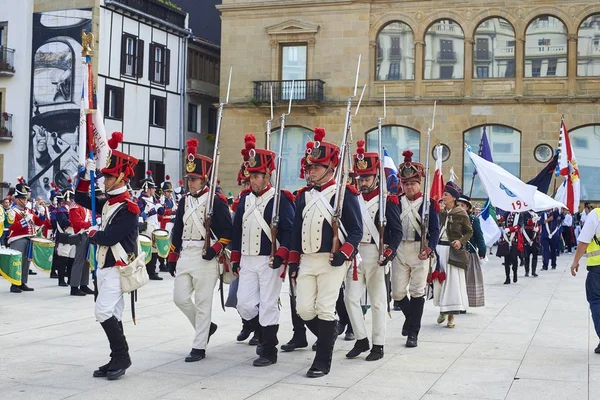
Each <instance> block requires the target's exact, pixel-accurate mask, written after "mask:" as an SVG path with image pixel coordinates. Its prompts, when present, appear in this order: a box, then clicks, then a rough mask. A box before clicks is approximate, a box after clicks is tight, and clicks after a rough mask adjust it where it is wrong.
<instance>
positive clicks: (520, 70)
mask: <svg viewBox="0 0 600 400" xmlns="http://www.w3.org/2000/svg"><path fill="white" fill-rule="evenodd" d="M515 39H516V40H515V94H516V95H517V96H523V77H524V75H525V38H524V37H523V36H518V37H516V38H515Z"/></svg>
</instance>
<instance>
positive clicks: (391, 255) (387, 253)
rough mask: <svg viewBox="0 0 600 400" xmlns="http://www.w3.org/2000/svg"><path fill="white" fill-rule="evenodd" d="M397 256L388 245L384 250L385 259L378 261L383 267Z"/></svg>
mask: <svg viewBox="0 0 600 400" xmlns="http://www.w3.org/2000/svg"><path fill="white" fill-rule="evenodd" d="M395 256H396V254H395V253H394V251H393V250H392V249H390V248H389V247H388V248H387V249H385V251H384V252H383V260H380V261H379V262H378V264H379V265H381V266H382V267H385V266H386V265H387V263H389V262H390V261H391V260H393V259H394V257H395Z"/></svg>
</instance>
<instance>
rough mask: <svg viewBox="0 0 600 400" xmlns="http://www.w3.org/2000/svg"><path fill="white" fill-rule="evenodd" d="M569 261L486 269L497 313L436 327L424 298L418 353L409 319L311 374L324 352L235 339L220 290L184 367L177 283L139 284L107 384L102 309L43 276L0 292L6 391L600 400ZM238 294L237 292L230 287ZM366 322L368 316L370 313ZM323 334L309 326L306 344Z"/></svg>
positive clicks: (341, 348) (495, 264)
mask: <svg viewBox="0 0 600 400" xmlns="http://www.w3.org/2000/svg"><path fill="white" fill-rule="evenodd" d="M571 260H572V256H570V255H562V256H561V257H560V258H559V266H558V268H557V269H556V270H550V271H540V272H539V275H540V276H539V277H538V278H525V277H523V268H522V267H521V268H520V269H519V280H518V282H517V283H514V284H513V283H511V284H510V285H503V284H502V283H503V281H504V268H503V266H502V265H501V260H500V259H498V258H497V257H494V256H490V260H489V261H488V262H486V263H484V265H483V272H484V280H485V291H486V307H482V308H475V309H470V310H469V312H468V313H467V314H466V315H459V316H457V317H456V328H455V329H448V328H446V327H445V326H444V325H437V324H436V321H435V320H436V318H437V314H438V310H437V309H436V308H435V307H433V304H432V303H431V302H427V304H426V306H425V312H424V315H423V327H422V331H421V335H420V341H419V347H417V348H415V349H407V348H406V347H404V342H405V338H403V337H402V336H401V335H400V331H401V328H402V323H403V322H404V317H403V316H402V313H400V312H392V318H391V319H389V320H388V332H387V338H386V346H385V357H384V359H383V360H381V361H377V362H366V361H364V356H366V354H364V355H363V356H362V357H358V358H357V359H353V360H349V359H346V357H345V353H346V352H347V351H348V350H350V349H351V348H352V345H353V343H352V342H345V341H344V340H342V337H340V338H339V339H338V341H337V343H336V347H335V353H334V361H333V367H332V371H331V373H330V374H329V375H327V376H326V377H324V378H321V379H309V378H306V377H305V375H304V374H305V373H306V370H307V369H308V367H309V366H310V364H311V362H312V359H313V356H314V353H313V352H312V351H311V350H310V348H308V349H302V350H297V351H295V352H292V353H279V359H278V362H277V364H276V365H274V366H271V367H267V368H255V367H253V366H252V360H253V359H254V358H256V355H255V348H254V347H251V346H248V344H247V343H238V342H236V340H235V337H236V335H237V333H238V332H239V330H240V328H241V323H240V319H239V316H238V314H237V312H236V311H235V310H233V309H227V311H226V312H223V310H221V308H220V300H219V293H218V292H216V291H215V297H214V307H213V321H214V322H215V323H217V324H218V325H219V328H218V330H217V332H216V334H215V335H214V336H213V337H212V338H211V342H210V345H209V347H208V349H207V357H206V359H205V360H203V361H201V362H198V363H185V362H183V359H184V357H185V356H186V355H187V353H188V352H189V350H190V347H191V342H192V337H193V329H192V327H191V326H190V324H189V322H188V321H187V319H186V318H185V317H184V316H183V314H182V313H181V312H180V311H179V310H178V309H177V307H175V305H174V304H173V302H172V289H173V282H172V278H171V277H170V276H168V275H167V274H163V277H164V278H165V280H164V281H162V282H157V281H150V283H149V284H148V285H147V286H146V287H144V288H143V289H142V290H140V293H139V301H138V303H137V306H136V311H137V312H136V314H137V325H136V326H134V325H133V323H132V321H131V315H130V312H129V298H128V297H127V301H126V303H127V308H126V311H125V319H124V325H125V334H126V336H127V339H128V342H129V345H130V349H131V357H132V361H133V365H132V367H131V368H130V369H128V370H127V374H126V375H125V377H124V378H122V379H120V380H118V381H114V382H108V381H106V380H104V379H95V378H92V376H91V373H92V371H93V370H94V369H95V368H97V367H98V366H99V365H102V364H104V363H105V362H106V361H107V360H108V353H109V350H108V343H107V341H106V338H105V336H104V332H103V331H102V329H101V327H100V326H99V324H98V323H97V322H96V321H95V320H94V317H93V299H92V297H91V296H86V297H73V296H69V295H68V289H65V288H60V287H58V286H56V281H55V280H51V279H49V278H48V276H47V275H45V274H43V273H39V274H38V275H37V276H32V277H30V284H31V286H32V287H34V288H35V289H36V290H35V292H31V293H21V294H14V293H9V292H8V289H9V285H8V283H7V282H5V281H0V282H4V284H2V285H1V286H0V399H11V400H12V399H75V398H85V399H114V398H123V399H169V400H176V399H195V398H201V399H213V398H214V399H253V400H256V399H266V400H272V399H278V400H279V399H298V398H305V399H310V400H320V399H324V400H325V399H361V400H364V399H367V398H376V399H415V400H416V399H422V400H442V399H444V400H446V399H461V400H463V399H466V400H468V399H511V400H513V399H524V400H530V399H544V400H545V399H553V400H554V399H556V400H560V399H567V400H570V399H573V400H580V399H600V394H598V393H600V355H595V354H594V353H593V350H594V348H595V347H596V345H597V344H598V338H597V337H596V335H595V332H594V329H593V326H592V324H591V320H590V315H589V309H588V304H587V302H586V299H585V288H584V282H585V275H586V272H585V270H583V271H582V272H580V275H579V276H577V277H576V278H573V277H571V276H570V273H569V271H568V267H569V265H570V262H571ZM226 290H227V289H226ZM281 302H282V314H281V327H280V329H279V341H280V344H282V343H286V342H287V341H288V340H289V339H290V338H291V335H292V331H291V322H290V314H289V297H288V293H287V283H286V284H284V292H283V293H282V296H281ZM366 321H367V324H368V326H369V327H370V324H371V317H370V313H367V316H366ZM314 340H315V339H314V337H312V336H311V335H310V334H309V344H312V343H313V341H314Z"/></svg>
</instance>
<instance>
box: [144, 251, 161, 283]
mask: <svg viewBox="0 0 600 400" xmlns="http://www.w3.org/2000/svg"><path fill="white" fill-rule="evenodd" d="M157 258H158V255H157V254H156V253H152V258H151V259H150V262H149V263H148V264H146V271H147V272H148V276H150V280H152V281H162V280H163V278H162V277H161V276H159V275H158V274H157V273H156V259H157Z"/></svg>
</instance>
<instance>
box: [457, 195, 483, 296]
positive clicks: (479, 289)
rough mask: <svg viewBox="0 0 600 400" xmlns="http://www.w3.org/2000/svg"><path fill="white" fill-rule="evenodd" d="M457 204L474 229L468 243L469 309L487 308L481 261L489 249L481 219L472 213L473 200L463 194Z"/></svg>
mask: <svg viewBox="0 0 600 400" xmlns="http://www.w3.org/2000/svg"><path fill="white" fill-rule="evenodd" d="M457 203H458V205H459V206H460V207H461V208H462V209H463V210H465V212H466V213H467V214H468V215H469V221H470V222H471V226H472V227H473V236H471V239H469V241H468V242H467V251H468V252H469V269H467V272H466V274H467V296H468V297H469V307H483V306H485V295H484V292H483V274H482V273H481V263H480V262H479V260H483V259H484V258H485V253H486V250H487V248H486V247H485V240H484V239H483V232H482V231H481V225H480V224H479V218H477V217H476V216H474V215H473V213H472V210H473V205H472V204H471V198H470V197H469V196H467V195H465V194H463V195H462V196H461V197H459V199H458V200H457Z"/></svg>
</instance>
